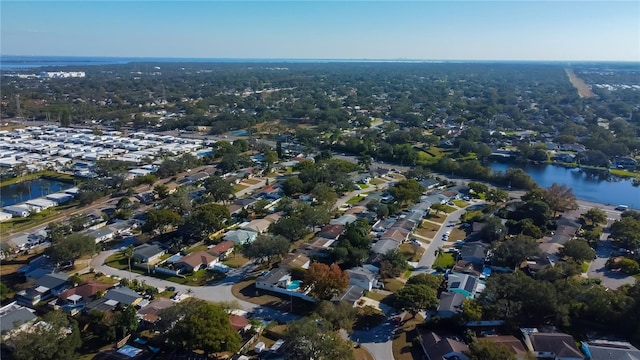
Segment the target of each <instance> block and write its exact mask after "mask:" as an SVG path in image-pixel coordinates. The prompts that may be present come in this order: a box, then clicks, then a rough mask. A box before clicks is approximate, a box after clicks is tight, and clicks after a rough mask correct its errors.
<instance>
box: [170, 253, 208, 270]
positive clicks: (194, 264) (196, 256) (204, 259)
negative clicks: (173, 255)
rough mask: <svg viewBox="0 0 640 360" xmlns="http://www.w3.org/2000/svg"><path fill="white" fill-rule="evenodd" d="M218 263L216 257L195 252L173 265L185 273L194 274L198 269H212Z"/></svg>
mask: <svg viewBox="0 0 640 360" xmlns="http://www.w3.org/2000/svg"><path fill="white" fill-rule="evenodd" d="M217 262H218V256H216V255H213V254H209V253H208V252H206V251H197V252H194V253H191V254H189V255H186V256H183V257H182V258H181V259H180V260H178V261H176V262H175V265H176V266H177V267H179V268H181V269H183V270H185V271H188V272H195V271H198V270H200V269H208V268H212V267H213V265H215V264H216V263H217Z"/></svg>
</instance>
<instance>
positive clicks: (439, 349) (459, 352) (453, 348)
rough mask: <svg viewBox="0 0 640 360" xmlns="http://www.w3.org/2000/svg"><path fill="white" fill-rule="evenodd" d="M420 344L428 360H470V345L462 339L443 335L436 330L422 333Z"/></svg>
mask: <svg viewBox="0 0 640 360" xmlns="http://www.w3.org/2000/svg"><path fill="white" fill-rule="evenodd" d="M421 340H422V341H421V342H420V346H421V347H422V351H424V354H425V355H426V358H427V360H453V359H456V360H469V357H468V356H467V355H466V353H468V352H469V347H468V346H467V344H465V343H463V342H462V341H459V340H455V339H452V338H448V337H441V336H439V335H437V334H436V333H434V332H428V333H426V334H422V336H421Z"/></svg>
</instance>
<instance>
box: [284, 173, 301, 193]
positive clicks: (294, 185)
mask: <svg viewBox="0 0 640 360" xmlns="http://www.w3.org/2000/svg"><path fill="white" fill-rule="evenodd" d="M303 189H304V184H303V183H302V180H300V178H299V177H297V176H290V177H288V178H287V179H286V180H285V181H284V182H283V183H282V191H284V193H285V194H286V195H287V196H292V195H296V194H300V193H301V192H302V191H303Z"/></svg>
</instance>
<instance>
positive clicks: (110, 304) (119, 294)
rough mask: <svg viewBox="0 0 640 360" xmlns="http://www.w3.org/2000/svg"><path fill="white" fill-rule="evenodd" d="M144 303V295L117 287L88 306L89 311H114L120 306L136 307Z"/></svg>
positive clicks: (126, 288)
mask: <svg viewBox="0 0 640 360" xmlns="http://www.w3.org/2000/svg"><path fill="white" fill-rule="evenodd" d="M141 301H142V295H140V294H138V293H137V292H135V291H133V290H131V289H129V288H128V287H117V288H113V289H110V290H109V291H107V292H106V293H105V294H104V296H103V297H101V298H100V299H97V300H94V301H92V302H90V303H88V304H87V305H86V308H87V309H89V310H99V311H112V310H114V309H115V308H116V307H117V306H118V304H122V305H125V306H136V305H138V304H139V303H140V302H141Z"/></svg>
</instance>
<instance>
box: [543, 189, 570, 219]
mask: <svg viewBox="0 0 640 360" xmlns="http://www.w3.org/2000/svg"><path fill="white" fill-rule="evenodd" d="M544 201H545V202H546V203H547V204H549V207H550V208H551V210H553V211H554V213H558V212H563V211H567V210H575V209H577V208H578V203H577V202H576V196H575V195H573V190H571V188H569V187H567V186H566V185H564V184H563V185H558V184H556V183H553V184H552V185H551V186H550V187H549V188H547V189H546V190H545V192H544Z"/></svg>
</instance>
